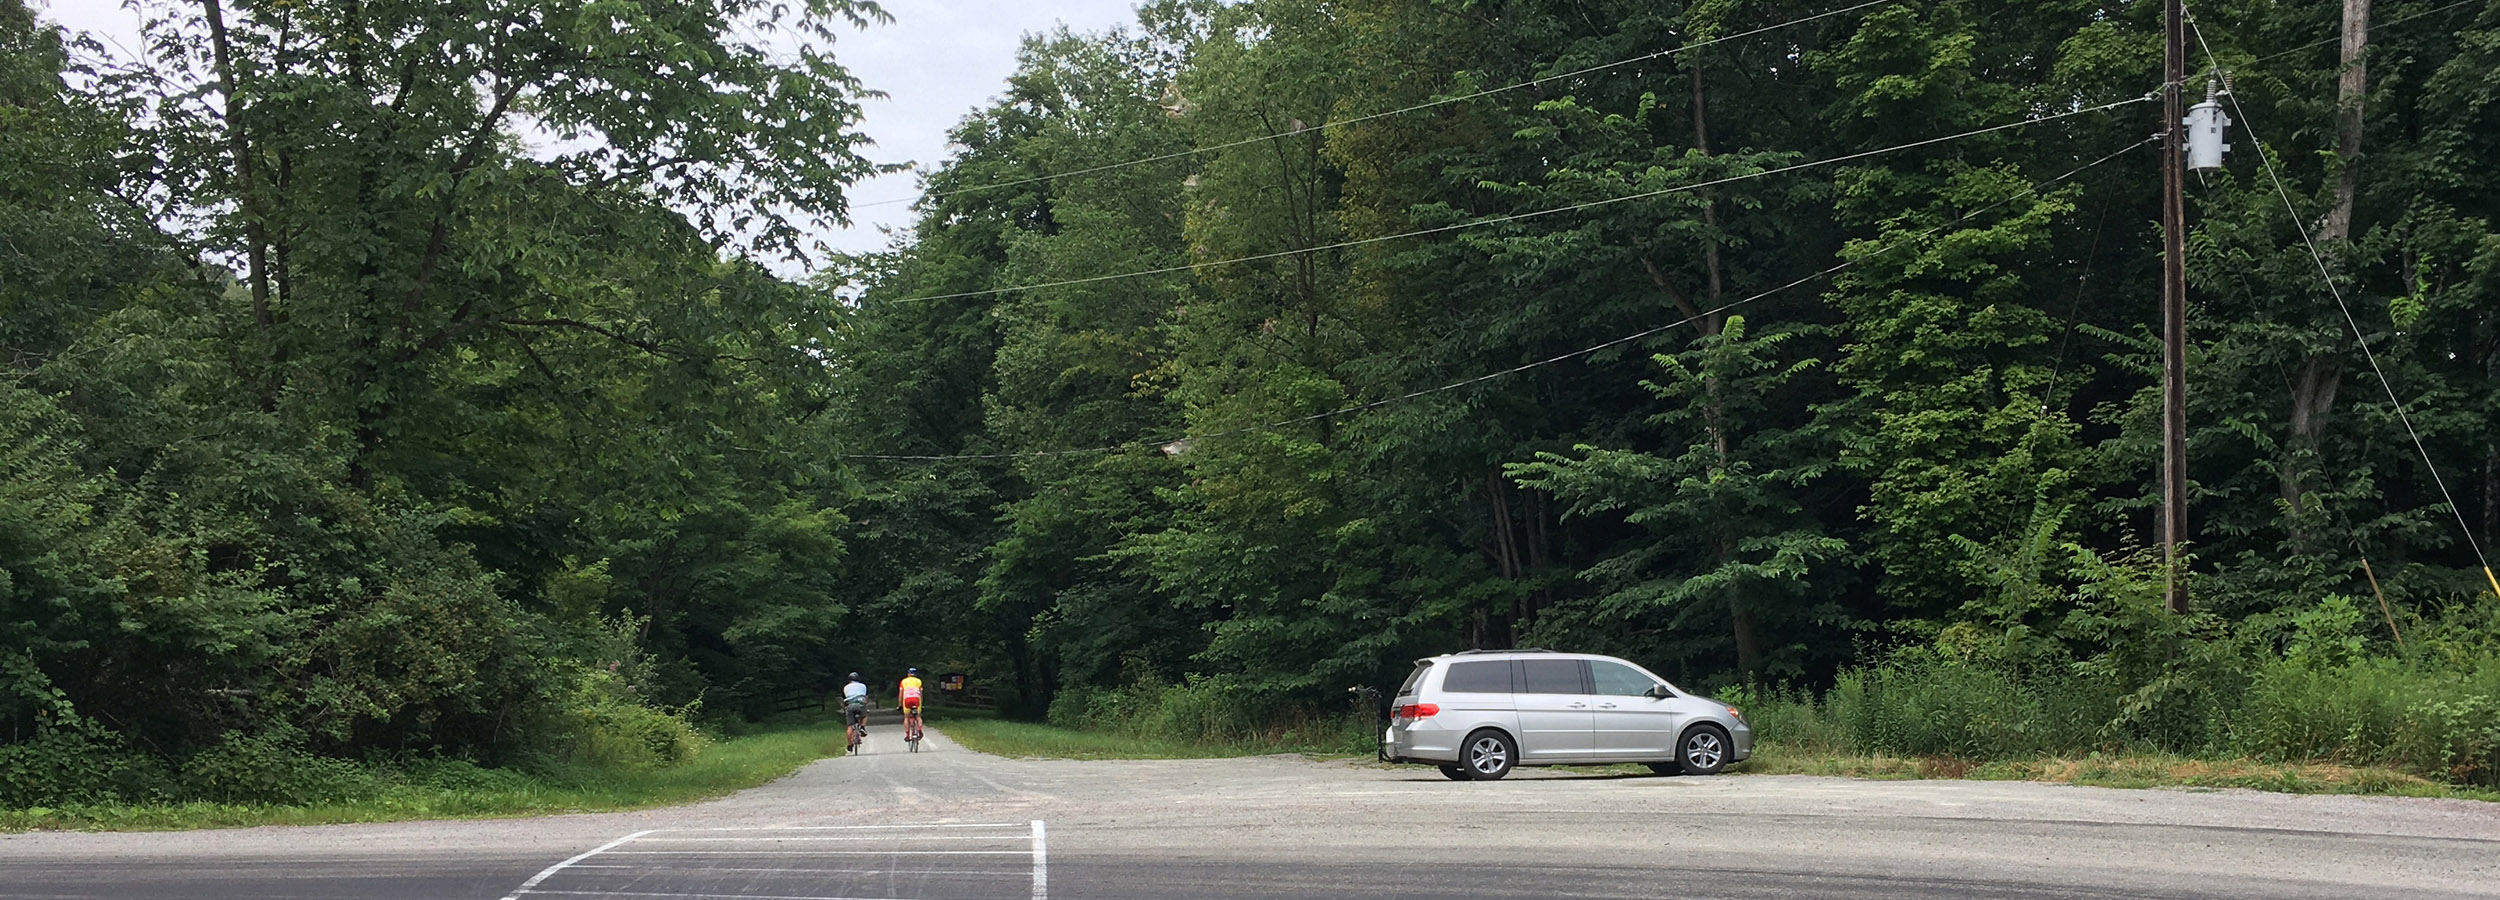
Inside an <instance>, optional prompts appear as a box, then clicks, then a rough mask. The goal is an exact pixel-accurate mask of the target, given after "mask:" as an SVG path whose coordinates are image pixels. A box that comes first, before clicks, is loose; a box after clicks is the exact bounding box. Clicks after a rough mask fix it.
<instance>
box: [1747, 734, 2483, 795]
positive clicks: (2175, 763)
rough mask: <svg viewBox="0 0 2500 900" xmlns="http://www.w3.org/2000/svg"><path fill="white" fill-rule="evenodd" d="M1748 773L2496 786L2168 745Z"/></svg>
mask: <svg viewBox="0 0 2500 900" xmlns="http://www.w3.org/2000/svg"><path fill="white" fill-rule="evenodd" d="M1731 772H1733V773H1734V774H1753V775H1830V776H1837V777H1843V778H1869V779H1967V780H1972V781H2040V782H2050V783H2056V784H2080V785H2089V786H2093V787H2112V788H2207V789H2222V788H2242V789H2247V790H2259V791H2273V792H2277V793H2286V794H2359V795H2384V796H2395V797H2451V798H2457V799H2466V800H2482V801H2487V802H2500V791H2492V790H2486V789H2482V788H2475V787H2464V786H2459V785H2453V784H2447V783H2443V782H2439V781H2433V780H2430V779H2426V778H2422V777H2419V776H2415V775H2409V774H2406V773H2404V772H2399V771H2396V770H2394V769H2387V768H2380V767H2374V766H2348V765H2337V764H2332V763H2296V762H2269V761H2265V760H2257V759H2245V758H2241V759H2199V758H2193V757H2185V756H2177V755H2173V754H2167V753H2116V754H2110V753H2096V754H2090V755H2085V756H2080V757H2069V756H2046V757H2040V758H2036V759H2016V760H1996V761H1989V762H1975V761H1971V760H1963V759H1954V758H1951V757H1898V756H1868V755H1856V754H1847V753H1833V752H1821V751H1812V750H1800V749H1794V748H1785V747H1781V746H1779V745H1777V744H1765V745H1763V746H1762V747H1761V748H1760V749H1759V750H1758V751H1757V752H1756V753H1755V754H1754V757H1753V758H1752V759H1750V760H1747V761H1746V762H1745V763H1744V764H1743V765H1741V766H1739V767H1737V768H1736V769H1733V770H1731Z"/></svg>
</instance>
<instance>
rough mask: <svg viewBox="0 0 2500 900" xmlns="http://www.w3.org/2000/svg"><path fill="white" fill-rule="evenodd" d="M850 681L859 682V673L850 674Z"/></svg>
mask: <svg viewBox="0 0 2500 900" xmlns="http://www.w3.org/2000/svg"><path fill="white" fill-rule="evenodd" d="M851 680H852V681H858V680H859V673H858V672H853V673H851Z"/></svg>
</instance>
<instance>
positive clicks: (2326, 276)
mask: <svg viewBox="0 0 2500 900" xmlns="http://www.w3.org/2000/svg"><path fill="white" fill-rule="evenodd" d="M2188 28H2189V29H2190V30H2192V31H2193V32H2194V33H2195V34H2196V45H2197V47H2199V48H2201V49H2203V50H2204V51H2205V61H2206V63H2207V64H2208V65H2211V66H2213V67H2214V69H2215V70H2216V71H2220V70H2221V68H2222V61H2221V60H2219V59H2217V58H2215V56H2214V48H2213V45H2211V44H2208V43H2206V42H2205V30H2204V28H2203V27H2201V26H2199V25H2198V24H2197V22H2196V20H2195V18H2194V17H2193V16H2191V17H2190V18H2189V19H2188ZM2224 96H2228V97H2230V98H2231V110H2232V111H2233V112H2236V113H2239V114H2240V121H2239V124H2240V127H2242V128H2246V129H2248V139H2249V140H2251V141H2254V142H2256V144H2257V159H2258V160H2259V161H2260V162H2263V163H2264V164H2265V169H2266V177H2267V179H2269V180H2271V181H2273V182H2274V192H2275V195H2276V196H2279V197H2281V198H2283V212H2284V213H2285V214H2286V215H2289V216H2290V217H2291V220H2292V228H2293V229H2294V230H2297V231H2299V232H2300V243H2301V246H2303V247H2307V248H2308V249H2309V259H2310V261H2311V262H2314V263H2316V264H2317V267H2318V280H2319V281H2322V282H2324V283H2325V284H2326V290H2327V293H2328V294H2329V295H2330V296H2333V297H2334V298H2335V308H2336V309H2338V310H2340V311H2342V312H2343V314H2344V324H2345V325H2346V326H2347V327H2349V328H2351V329H2352V339H2353V342H2354V343H2357V344H2359V345H2360V346H2361V357H2362V358H2363V359H2366V360H2368V361H2369V363H2370V372H2371V373H2372V374H2375V375H2377V376H2378V384H2379V388H2380V389H2381V390H2384V391H2386V392H2387V402H2388V403H2390V404H2393V405H2394V406H2395V408H2396V420H2397V421H2399V422H2402V423H2404V426H2405V436H2406V437H2409V438H2412V439H2413V450H2414V452H2416V453H2419V454H2421V456H2422V467H2423V468H2425V469H2428V470H2430V473H2431V483H2432V484H2435V485H2438V486H2439V496H2440V499H2442V500H2445V501H2447V503H2448V512H2449V513H2450V514H2452V515H2454V516H2456V517H2457V529H2458V531H2459V532H2461V533H2463V534H2464V535H2465V546H2466V548H2467V549H2469V550H2472V551H2474V561H2475V562H2477V563H2480V564H2482V567H2483V577H2484V578H2486V579H2492V574H2491V560H2490V559H2489V558H2487V557H2485V556H2483V546H2482V543H2481V542H2480V541H2477V540H2475V539H2474V528H2473V526H2471V525H2467V524H2466V522H2465V509H2464V508H2463V507H2460V506H2458V505H2457V498H2456V495H2455V494H2452V493H2449V491H2448V479H2447V478H2445V477H2443V476H2441V475H2440V474H2439V464H2438V463H2434V462H2432V461H2431V451H2430V448H2428V447H2425V446H2423V444H2422V434H2421V432H2419V431H2416V430H2414V427H2413V416H2412V414H2410V413H2408V412H2406V411H2405V404H2404V401H2403V400H2399V399H2397V398H2396V385H2395V383H2394V382H2391V381H2389V380H2388V379H2387V370H2386V369H2383V368H2380V367H2379V364H2378V354H2377V353H2376V352H2373V351H2372V350H2371V349H2370V338H2369V335H2367V334H2364V333H2362V331H2361V320H2360V319H2357V318H2354V317H2353V314H2352V305H2351V304H2349V303H2346V302H2344V289H2343V288H2341V287H2338V286H2336V284H2335V275H2334V272H2333V271H2332V270H2330V269H2329V268H2328V267H2327V264H2326V255H2325V254H2323V253H2320V252H2318V243H2317V241H2316V240H2315V239H2313V238H2311V237H2310V236H2309V226H2308V225H2307V224H2305V223H2303V222H2302V220H2301V217H2300V207H2298V206H2297V205H2295V204H2293V203H2292V192H2291V189H2290V188H2288V187H2285V186H2284V185H2283V176H2282V174H2281V173H2279V172H2276V171H2275V168H2274V156H2273V154H2270V153H2267V152H2266V142H2265V139H2263V138H2260V137H2258V136H2257V128H2256V126H2255V125H2253V124H2251V120H2250V119H2249V117H2248V110H2247V109H2245V108H2243V107H2241V106H2240V98H2239V95H2238V94H2234V93H2225V95H2224ZM2492 591H2493V593H2494V594H2500V579H2494V580H2493V584H2492Z"/></svg>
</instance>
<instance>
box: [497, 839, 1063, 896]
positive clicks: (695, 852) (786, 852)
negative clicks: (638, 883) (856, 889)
mask: <svg viewBox="0 0 2500 900" xmlns="http://www.w3.org/2000/svg"><path fill="white" fill-rule="evenodd" d="M1030 852H1031V851H1026V850H823V849H816V848H809V849H804V850H801V849H791V850H618V851H616V852H614V853H610V854H608V855H609V856H687V855H694V856H789V855H791V854H794V853H795V854H801V855H805V856H1025V855H1027V854H1029V853H1030ZM504 900H512V898H510V897H506V898H504Z"/></svg>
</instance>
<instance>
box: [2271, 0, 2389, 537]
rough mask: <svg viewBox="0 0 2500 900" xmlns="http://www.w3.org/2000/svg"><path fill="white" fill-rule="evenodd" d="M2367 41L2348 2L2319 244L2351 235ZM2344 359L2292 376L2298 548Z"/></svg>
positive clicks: (2287, 464) (2290, 468) (2288, 499)
mask: <svg viewBox="0 0 2500 900" xmlns="http://www.w3.org/2000/svg"><path fill="white" fill-rule="evenodd" d="M2369 42H2370V0H2344V38H2343V55H2342V59H2343V71H2342V73H2341V74H2340V75H2339V76H2338V77H2337V78H2336V82H2335V107H2336V116H2335V162H2336V169H2337V171H2336V176H2335V204H2334V206H2333V207H2331V208H2329V209H2328V210H2327V213H2326V219H2325V220H2324V221H2322V222H2320V223H2319V224H2318V241H2319V243H2322V244H2327V245H2330V246H2332V245H2336V244H2342V243H2346V242H2348V241H2349V240H2350V239H2351V237H2352V216H2353V202H2354V197H2355V196H2356V195H2357V193H2358V192H2359V190H2360V185H2361V181H2360V178H2361V122H2362V103H2363V101H2364V100H2365V99H2366V98H2367V95H2368V92H2369V80H2368V77H2367V74H2368V70H2367V68H2366V65H2365V63H2364V62H2363V55H2364V52H2365V51H2366V50H2367V49H2368V48H2369ZM2329 258H2330V259H2332V258H2333V257H2332V255H2330V257H2329ZM2329 277H2332V276H2331V275H2330V276H2329ZM2336 343H2337V344H2339V345H2340V344H2341V343H2342V341H2341V340H2338V341H2337V342H2336ZM2341 357H2342V354H2341V353H2340V352H2337V351H2335V350H2326V351H2321V352H2315V353H2311V354H2309V355H2308V356H2307V357H2305V358H2303V359H2302V360H2301V364H2300V371H2299V372H2298V373H2297V374H2296V375H2294V376H2293V379H2292V409H2291V434H2290V437H2289V439H2288V440H2286V441H2285V442H2284V444H2283V460H2282V472H2283V474H2282V481H2283V501H2284V503H2285V504H2286V508H2287V513H2288V515H2289V516H2290V518H2291V519H2292V521H2290V522H2288V523H2287V525H2288V529H2289V531H2290V532H2291V538H2292V542H2293V544H2294V545H2295V546H2306V545H2307V543H2308V537H2309V535H2307V534H2306V533H2305V532H2306V531H2307V528H2306V526H2304V525H2303V524H2302V523H2301V521H2300V517H2301V515H2302V514H2303V513H2305V512H2307V511H2308V505H2309V504H2308V496H2309V494H2311V493H2312V492H2313V491H2312V487H2311V485H2310V484H2309V483H2308V478H2307V475H2308V474H2309V466H2310V465H2311V464H2312V463H2314V462H2316V461H2317V459H2318V454H2319V453H2320V452H2321V451H2322V450H2323V447H2322V446H2321V439H2322V438H2323V437H2324V435H2325V433H2326V425H2327V420H2328V418H2329V415H2330V414H2331V413H2332V412H2333V411H2334V409H2335V390H2336V388H2338V387H2340V386H2342V384H2343V376H2344V371H2343V362H2342V359H2341Z"/></svg>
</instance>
